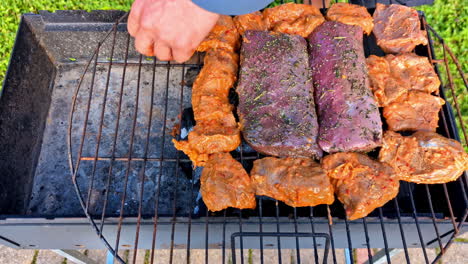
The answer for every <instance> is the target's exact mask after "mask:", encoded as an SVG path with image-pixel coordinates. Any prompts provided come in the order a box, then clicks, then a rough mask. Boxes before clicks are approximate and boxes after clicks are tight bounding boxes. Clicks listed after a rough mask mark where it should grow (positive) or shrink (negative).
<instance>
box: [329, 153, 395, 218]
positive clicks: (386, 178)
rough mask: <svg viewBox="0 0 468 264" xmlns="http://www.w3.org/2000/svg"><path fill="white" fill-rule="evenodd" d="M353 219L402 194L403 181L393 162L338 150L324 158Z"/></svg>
mask: <svg viewBox="0 0 468 264" xmlns="http://www.w3.org/2000/svg"><path fill="white" fill-rule="evenodd" d="M322 168H323V169H324V170H325V171H326V172H327V175H328V177H330V178H331V182H332V184H333V186H334V187H335V194H336V195H337V197H338V200H340V201H341V203H343V205H344V207H345V210H346V215H347V216H348V218H349V219H350V220H354V219H358V218H361V217H365V216H366V215H368V214H369V213H371V212H372V211H373V210H374V209H375V208H377V207H381V206H383V205H384V204H386V203H387V202H388V201H390V200H391V199H393V198H395V196H397V194H398V189H399V186H400V183H399V181H398V176H397V174H395V173H394V170H393V169H392V167H390V165H388V164H386V163H381V162H378V161H375V160H373V159H371V158H369V157H368V156H366V155H364V154H359V153H352V152H346V153H336V154H332V155H328V156H326V157H325V158H324V159H323V160H322Z"/></svg>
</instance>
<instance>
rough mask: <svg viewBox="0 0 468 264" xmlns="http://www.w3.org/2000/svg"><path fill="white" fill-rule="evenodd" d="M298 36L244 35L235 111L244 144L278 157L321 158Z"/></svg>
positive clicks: (305, 58)
mask: <svg viewBox="0 0 468 264" xmlns="http://www.w3.org/2000/svg"><path fill="white" fill-rule="evenodd" d="M306 45H307V44H306V41H305V39H304V38H302V37H300V36H297V35H288V34H281V33H273V32H267V31H246V32H245V35H244V41H243V43H242V48H241V62H240V65H241V70H240V73H239V84H238V86H237V93H238V94H239V105H238V107H237V112H238V115H239V119H240V124H241V128H242V133H243V136H244V139H245V140H246V141H247V143H249V144H250V145H251V146H252V147H253V148H254V149H255V150H257V151H259V152H261V153H264V154H268V155H273V156H280V157H321V156H322V151H321V149H320V148H319V147H318V145H317V143H316V138H317V132H318V125H317V118H316V114H315V106H314V101H313V86H312V82H311V79H310V68H309V66H308V56H307V46H306Z"/></svg>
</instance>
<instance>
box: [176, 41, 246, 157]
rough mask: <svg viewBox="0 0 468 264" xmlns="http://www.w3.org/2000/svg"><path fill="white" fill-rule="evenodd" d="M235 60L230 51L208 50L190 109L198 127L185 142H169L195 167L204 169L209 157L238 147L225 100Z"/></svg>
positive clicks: (237, 135) (236, 131) (234, 73)
mask: <svg viewBox="0 0 468 264" xmlns="http://www.w3.org/2000/svg"><path fill="white" fill-rule="evenodd" d="M238 57H239V56H238V55H237V54H235V53H234V52H232V51H230V50H226V49H223V48H217V49H210V50H209V51H208V52H207V53H206V55H205V61H204V63H205V65H204V67H203V68H202V70H201V71H200V74H199V75H198V76H197V79H196V80H195V82H194V84H193V87H192V107H193V112H194V117H195V121H196V122H197V124H196V126H195V127H194V129H193V130H192V131H191V132H190V133H189V135H188V140H187V141H176V140H172V141H173V143H174V146H175V147H176V148H177V149H178V150H181V151H183V152H184V153H185V154H186V155H188V156H189V158H190V160H191V161H192V162H193V165H194V166H203V165H204V164H205V162H206V161H207V160H208V156H209V154H213V153H218V152H229V151H232V150H234V149H236V148H237V147H238V146H239V145H240V143H241V136H240V129H239V127H238V124H237V122H236V119H235V117H234V114H233V112H232V110H233V106H232V105H231V104H230V103H229V99H228V94H229V89H230V88H231V87H232V86H233V85H234V83H235V81H236V79H237V69H238Z"/></svg>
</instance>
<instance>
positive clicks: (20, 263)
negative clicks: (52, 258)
mask: <svg viewBox="0 0 468 264" xmlns="http://www.w3.org/2000/svg"><path fill="white" fill-rule="evenodd" d="M33 257H34V250H32V249H14V248H9V247H6V246H3V245H0V263H11V264H30V263H31V261H32V260H33Z"/></svg>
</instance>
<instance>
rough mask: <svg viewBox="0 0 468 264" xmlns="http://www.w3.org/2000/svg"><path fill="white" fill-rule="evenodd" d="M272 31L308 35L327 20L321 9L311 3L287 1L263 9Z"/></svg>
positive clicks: (267, 23) (268, 26) (264, 16)
mask: <svg viewBox="0 0 468 264" xmlns="http://www.w3.org/2000/svg"><path fill="white" fill-rule="evenodd" d="M263 18H264V20H265V22H266V25H267V28H268V29H269V30H271V31H275V32H281V33H286V34H293V35H300V36H302V37H304V38H305V37H307V36H308V35H309V34H310V33H311V32H312V31H313V30H314V29H315V28H316V27H317V26H319V25H320V24H322V23H323V22H324V21H325V18H323V16H322V14H321V13H320V10H319V9H318V8H316V7H314V6H311V5H304V4H294V3H287V4H283V5H279V6H276V7H272V8H267V9H265V10H264V11H263Z"/></svg>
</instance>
